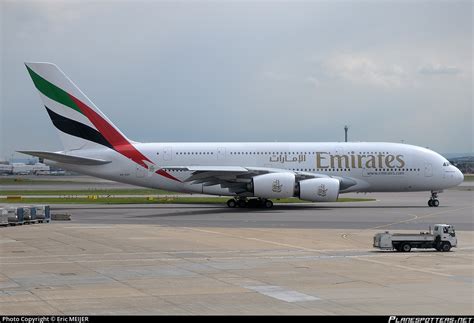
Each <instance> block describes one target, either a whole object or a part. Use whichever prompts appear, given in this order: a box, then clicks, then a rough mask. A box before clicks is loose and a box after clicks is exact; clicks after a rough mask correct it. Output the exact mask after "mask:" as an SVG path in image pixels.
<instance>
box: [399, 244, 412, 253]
mask: <svg viewBox="0 0 474 323" xmlns="http://www.w3.org/2000/svg"><path fill="white" fill-rule="evenodd" d="M401 249H402V251H403V252H410V250H411V245H410V244H409V243H404V244H403V245H402V248H401Z"/></svg>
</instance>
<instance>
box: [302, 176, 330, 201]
mask: <svg viewBox="0 0 474 323" xmlns="http://www.w3.org/2000/svg"><path fill="white" fill-rule="evenodd" d="M299 191H300V192H299V198H300V199H302V200H307V201H312V202H335V201H337V197H338V196H339V180H337V179H335V178H312V179H305V180H303V181H300V182H299Z"/></svg>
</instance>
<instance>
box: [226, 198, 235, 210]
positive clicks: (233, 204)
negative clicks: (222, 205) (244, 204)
mask: <svg viewBox="0 0 474 323" xmlns="http://www.w3.org/2000/svg"><path fill="white" fill-rule="evenodd" d="M227 206H228V207H230V208H234V207H236V206H237V202H236V201H235V200H234V199H230V200H228V201H227Z"/></svg>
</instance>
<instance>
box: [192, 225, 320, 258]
mask: <svg viewBox="0 0 474 323" xmlns="http://www.w3.org/2000/svg"><path fill="white" fill-rule="evenodd" d="M183 229H188V230H191V231H197V232H205V233H212V234H215V235H221V236H226V237H231V238H238V239H243V240H250V241H258V242H263V243H268V244H272V245H276V246H280V247H290V248H293V249H299V250H303V251H311V252H322V251H321V250H317V249H311V248H306V247H302V246H296V245H291V244H288V243H281V242H276V241H270V240H263V239H258V238H251V237H244V236H239V235H235V234H229V233H223V232H217V231H211V230H204V229H196V228H189V227H183Z"/></svg>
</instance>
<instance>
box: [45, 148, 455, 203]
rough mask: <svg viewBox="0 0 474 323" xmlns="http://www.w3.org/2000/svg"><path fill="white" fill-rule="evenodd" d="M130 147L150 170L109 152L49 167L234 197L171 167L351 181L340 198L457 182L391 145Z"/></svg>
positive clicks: (441, 162)
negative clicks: (85, 162)
mask: <svg viewBox="0 0 474 323" xmlns="http://www.w3.org/2000/svg"><path fill="white" fill-rule="evenodd" d="M134 146H135V147H136V148H137V149H138V150H139V151H140V152H141V153H143V155H145V156H146V157H147V158H149V160H151V161H152V162H153V163H154V164H155V165H156V166H155V167H151V168H148V169H145V168H144V167H142V166H140V165H138V164H137V163H135V162H134V161H132V160H130V159H128V158H127V157H125V156H123V155H121V154H119V153H117V152H116V151H115V150H112V149H109V148H104V149H91V150H78V151H75V152H74V153H75V154H76V155H80V156H83V157H89V158H100V159H105V160H109V161H111V163H109V164H105V165H100V166H97V165H95V166H80V165H70V164H60V163H54V164H55V165H58V166H60V167H63V168H66V169H70V170H73V171H77V172H80V173H83V174H87V175H91V176H95V177H100V178H105V179H109V180H113V181H117V182H123V183H129V184H133V185H138V186H143V187H150V188H160V189H166V190H170V191H176V192H199V193H208V194H216V195H234V194H233V193H230V192H229V191H228V190H227V189H222V188H220V187H219V185H214V186H204V187H203V185H202V184H193V183H189V182H185V180H186V179H187V178H189V177H190V176H191V173H192V172H191V171H185V170H180V169H176V167H178V168H179V166H241V167H262V168H269V169H281V170H290V171H295V172H304V173H314V174H321V175H327V176H331V177H336V178H347V179H350V180H352V181H355V183H356V184H355V185H352V186H350V187H349V188H347V189H342V190H341V193H346V192H400V191H441V190H443V189H446V188H449V187H453V186H456V185H458V184H459V183H461V182H462V181H463V175H462V173H461V172H460V171H459V170H458V169H457V168H456V167H454V166H452V165H450V164H449V162H448V161H447V160H446V159H445V158H444V157H442V156H441V155H439V154H437V153H435V152H433V151H431V150H429V149H425V148H421V147H417V146H412V145H405V144H397V143H363V142H360V143H345V142H342V143H341V142H332V143H317V142H315V143H309V142H308V143H305V142H295V143H292V142H288V143H266V142H262V143H225V142H222V143H134ZM156 168H158V169H159V168H162V169H164V170H166V171H167V172H168V173H169V174H171V175H172V176H173V177H175V178H177V179H179V180H181V182H180V181H176V180H172V179H169V178H166V177H164V176H161V175H159V174H157V173H156V172H155V171H156ZM167 168H169V169H168V170H167ZM173 168H175V169H173Z"/></svg>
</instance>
